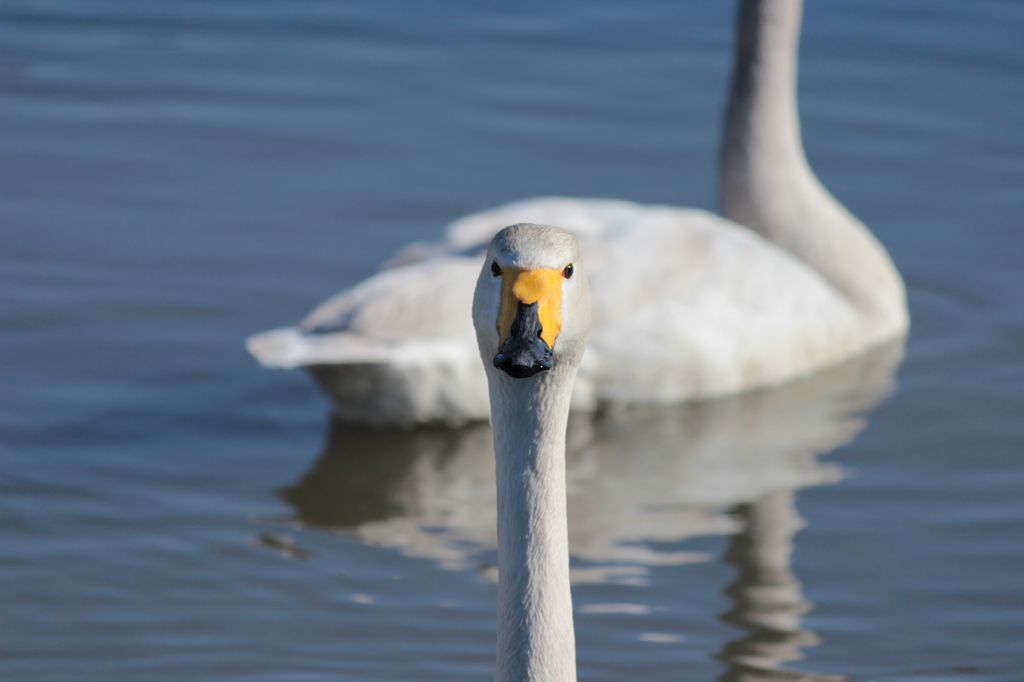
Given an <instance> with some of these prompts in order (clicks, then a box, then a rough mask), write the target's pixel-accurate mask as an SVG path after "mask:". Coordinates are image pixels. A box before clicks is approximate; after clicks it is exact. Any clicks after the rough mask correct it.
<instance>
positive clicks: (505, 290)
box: [498, 268, 562, 348]
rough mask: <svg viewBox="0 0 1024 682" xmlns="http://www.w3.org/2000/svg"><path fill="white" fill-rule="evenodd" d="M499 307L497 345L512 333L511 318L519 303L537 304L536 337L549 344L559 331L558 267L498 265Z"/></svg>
mask: <svg viewBox="0 0 1024 682" xmlns="http://www.w3.org/2000/svg"><path fill="white" fill-rule="evenodd" d="M501 278H502V279H501V310H500V312H499V313H498V339H499V340H498V346H499V347H501V345H502V344H503V343H505V341H506V339H508V337H509V336H511V335H512V322H513V321H514V320H515V319H516V312H517V311H518V309H519V304H520V303H525V304H526V305H530V304H531V303H536V304H537V316H538V317H539V318H540V327H541V332H540V338H542V339H543V340H544V343H546V344H548V347H549V348H554V347H555V339H556V338H558V333H559V332H560V331H562V271H561V270H556V269H554V268H535V269H533V270H526V269H523V268H502V270H501Z"/></svg>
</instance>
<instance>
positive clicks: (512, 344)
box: [473, 224, 590, 682]
mask: <svg viewBox="0 0 1024 682" xmlns="http://www.w3.org/2000/svg"><path fill="white" fill-rule="evenodd" d="M473 324H474V326H475V328H476V335H477V342H478V346H479V351H480V358H481V359H482V360H483V365H484V368H485V371H486V372H487V384H488V389H489V391H488V392H489V395H490V411H491V423H492V424H493V427H494V459H495V478H496V482H497V493H498V495H497V501H498V504H497V510H498V655H497V679H498V680H499V682H526V681H537V682H539V681H541V680H543V681H545V682H568V681H569V680H575V679H576V644H575V636H574V631H573V623H572V596H571V594H570V590H569V535H568V525H567V517H566V487H565V436H566V428H567V424H568V419H569V400H570V398H571V396H572V383H573V380H574V378H575V376H576V370H577V367H578V365H579V362H580V359H581V358H582V357H583V350H584V348H585V347H586V344H587V334H588V332H589V330H590V289H589V287H588V286H587V278H586V273H585V272H584V268H583V264H582V263H581V262H580V251H579V247H578V246H577V244H576V241H575V240H574V239H573V238H572V236H571V235H569V233H567V232H565V231H563V230H560V229H558V228H556V227H548V226H543V225H530V224H519V225H512V226H511V227H508V228H505V229H504V230H502V231H501V232H499V233H498V234H497V235H495V236H494V239H493V240H492V242H491V245H490V248H489V249H488V251H487V258H486V260H485V264H484V267H483V268H482V270H481V272H480V276H479V278H478V280H477V284H476V290H475V293H474V296H473Z"/></svg>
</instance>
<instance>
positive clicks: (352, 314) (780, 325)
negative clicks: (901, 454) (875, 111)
mask: <svg viewBox="0 0 1024 682" xmlns="http://www.w3.org/2000/svg"><path fill="white" fill-rule="evenodd" d="M801 16H802V2H801V0H741V2H740V7H739V12H738V21H737V29H736V48H735V53H734V65H733V75H732V85H731V88H730V94H729V102H728V106H727V108H726V115H725V125H724V133H723V140H722V145H721V153H720V157H719V179H720V195H721V196H720V203H721V211H722V216H721V217H719V216H716V215H713V214H711V213H708V212H706V211H701V210H697V209H687V208H678V207H671V206H646V205H639V204H635V203H631V202H628V201H620V200H610V199H573V198H564V197H543V198H536V199H527V200H523V201H518V202H513V203H511V204H507V205H505V206H501V207H498V208H495V209H492V210H489V211H484V212H482V213H477V214H473V215H470V216H466V217H464V218H462V219H460V220H457V221H455V222H454V223H452V224H451V225H449V226H448V228H447V230H446V237H445V239H444V240H443V241H442V242H440V243H437V244H427V245H424V244H413V245H410V246H409V247H407V248H406V249H404V250H402V251H401V252H399V254H398V255H397V256H396V257H395V258H393V259H392V261H391V263H390V264H389V266H388V267H386V268H385V269H384V270H382V271H381V272H379V273H378V274H376V275H374V276H372V277H370V278H368V279H366V280H364V281H363V282H361V283H359V284H357V285H356V286H355V287H353V288H351V289H348V290H346V291H343V292H341V293H340V294H337V295H336V296H334V297H332V298H330V299H328V300H327V301H325V302H324V303H322V304H321V305H320V306H318V307H317V308H316V309H314V310H313V311H312V313H310V315H309V316H308V317H307V318H306V319H305V320H303V321H302V322H301V323H300V324H299V325H298V326H297V327H287V328H282V329H275V330H271V331H268V332H264V333H262V334H258V335H256V336H253V337H250V338H249V339H248V340H247V342H246V345H247V348H248V349H249V351H250V352H251V353H252V354H253V355H255V356H256V357H257V359H258V360H259V361H260V362H261V363H262V364H263V365H265V366H268V367H281V368H289V367H298V366H302V367H305V368H306V369H308V370H309V371H310V373H311V374H312V375H313V376H314V377H315V379H316V380H317V381H318V382H319V383H320V384H321V386H322V387H323V388H324V389H325V390H326V391H327V392H328V393H329V394H330V395H331V397H332V398H333V400H334V406H335V412H336V413H337V415H338V416H339V418H341V419H343V420H346V421H352V422H364V423H370V424H377V425H408V424H413V423H418V422H431V421H442V422H448V423H452V424H457V423H462V422H466V421H472V420H483V419H486V418H487V389H486V385H487V382H486V378H485V375H484V372H483V370H482V368H480V366H479V363H477V362H476V358H475V353H476V351H475V348H474V334H473V329H472V326H471V324H470V316H469V314H468V313H469V310H470V307H471V301H470V297H469V294H468V292H469V291H470V290H471V287H472V282H473V280H474V278H475V277H476V273H477V271H478V270H479V267H480V262H481V258H482V256H483V252H484V250H485V249H486V248H487V244H488V243H489V240H490V239H491V237H492V236H493V235H494V233H495V232H496V231H497V230H499V229H500V228H502V227H503V226H505V225H509V224H513V223H518V222H523V221H530V222H533V223H539V224H557V225H561V226H563V227H564V228H565V229H567V230H568V231H570V232H571V233H572V234H573V235H574V236H575V237H576V238H577V240H578V242H579V245H580V248H581V252H582V253H583V255H584V257H585V258H586V259H587V262H588V265H589V268H590V270H589V272H590V281H591V286H592V287H593V289H594V291H595V310H594V323H593V324H594V326H593V332H592V334H591V336H590V345H589V347H588V349H587V352H586V354H585V356H584V357H583V358H582V360H581V364H580V368H579V373H578V379H577V381H576V384H575V387H574V390H573V396H572V407H573V409H574V410H576V411H581V412H587V411H594V410H597V409H599V408H600V407H602V406H604V405H630V404H670V403H675V402H682V401H686V400H693V399H706V398H718V397H723V396H727V395H731V394H736V393H740V392H743V391H747V390H750V389H754V388H760V387H766V386H774V385H779V384H782V383H785V382H787V381H791V380H793V379H796V378H800V377H804V376H807V375H809V374H811V373H813V372H816V371H817V370H820V369H822V368H824V367H827V366H829V365H834V364H837V363H840V362H842V361H844V360H847V359H849V358H852V357H855V356H857V355H859V354H861V353H863V352H865V351H866V350H868V349H869V348H872V347H875V346H878V345H881V344H883V343H884V342H886V341H890V340H894V339H897V338H900V337H902V336H903V335H905V334H906V331H907V329H908V327H909V316H908V312H907V305H906V292H905V288H904V284H903V280H902V278H901V277H900V275H899V272H898V271H897V270H896V268H895V266H894V265H893V263H892V260H891V259H890V258H889V255H888V253H887V252H886V250H885V248H884V247H883V246H882V245H881V243H879V242H878V241H877V240H876V239H875V237H874V236H873V235H872V234H871V232H870V231H869V230H868V229H867V228H866V227H865V226H864V225H863V224H862V223H861V222H860V221H859V220H858V219H857V218H856V217H854V216H853V215H852V214H851V213H850V212H849V211H848V210H847V209H846V208H845V207H844V206H843V205H842V204H841V203H839V201H837V200H836V199H835V198H834V197H833V196H832V195H831V194H830V193H829V192H828V190H827V189H826V188H825V187H824V186H823V185H822V184H821V182H820V181H819V180H818V179H817V177H816V176H815V175H814V172H813V171H812V170H811V168H810V165H809V164H808V162H807V158H806V156H805V154H804V150H803V146H802V143H801V139H800V122H799V118H798V113H797V102H796V89H797V48H798V43H799V35H800V23H801Z"/></svg>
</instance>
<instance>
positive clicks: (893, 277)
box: [719, 0, 908, 341]
mask: <svg viewBox="0 0 1024 682" xmlns="http://www.w3.org/2000/svg"><path fill="white" fill-rule="evenodd" d="M802 4H803V3H802V0H741V2H740V9H739V18H738V22H737V30H736V54H735V63H734V67H733V76H732V88H731V90H730V94H729V104H728V108H727V111H726V120H725V133H724V139H723V144H722V150H721V159H720V168H719V172H720V181H721V204H722V206H721V208H722V215H724V216H725V217H726V218H729V219H731V220H734V221H736V222H738V223H740V224H742V225H746V226H747V227H749V228H751V229H753V230H755V231H757V232H759V233H760V234H762V235H763V236H764V237H766V238H767V239H769V240H771V241H773V242H775V243H776V244H778V245H779V246H780V247H782V248H783V249H785V250H787V251H789V252H790V253H792V254H793V255H795V256H796V257H797V258H799V259H800V260H802V261H803V262H804V263H806V264H808V265H809V266H811V267H812V268H813V269H815V270H817V271H818V272H819V273H820V274H822V275H823V276H824V277H825V278H826V279H827V280H828V281H829V282H830V283H831V284H832V286H834V287H835V288H836V289H837V290H838V291H839V292H840V293H841V294H843V296H845V297H846V299H847V300H848V301H850V303H851V304H852V305H853V306H854V308H855V309H856V310H857V311H858V312H859V313H861V314H863V315H864V316H865V317H866V319H867V321H868V322H869V327H870V330H869V334H870V335H872V336H873V337H877V338H876V339H875V341H881V340H883V339H885V338H890V337H893V336H897V335H899V334H901V333H902V332H903V331H904V330H905V329H906V327H907V324H908V318H907V314H906V293H905V290H904V286H903V280H902V279H901V278H900V276H899V273H898V272H897V271H896V268H895V267H894V266H893V264H892V261H891V260H890V258H889V255H888V253H886V251H885V248H884V247H882V245H881V244H880V243H879V242H878V241H877V240H876V239H875V238H874V236H873V235H872V234H871V233H870V232H869V231H868V229H867V228H865V227H864V225H863V224H862V223H861V222H860V221H859V220H857V218H855V217H854V216H853V215H852V214H851V213H850V212H849V211H848V210H846V208H845V207H844V206H843V205H842V204H840V203H839V202H838V201H837V200H836V199H835V198H834V197H833V196H832V195H831V194H830V193H829V192H828V190H827V189H825V187H824V186H823V185H822V184H821V182H819V181H818V178H817V177H816V176H815V175H814V172H813V171H812V170H811V168H810V166H809V165H808V163H807V157H806V156H805V154H804V148H803V144H802V143H801V140H800V119H799V115H798V112H797V52H798V44H799V40H800V23H801V19H802V13H803V8H802Z"/></svg>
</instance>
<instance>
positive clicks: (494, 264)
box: [491, 260, 501, 277]
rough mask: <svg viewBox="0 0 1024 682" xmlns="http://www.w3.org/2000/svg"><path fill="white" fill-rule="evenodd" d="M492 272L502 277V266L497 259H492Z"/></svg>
mask: <svg viewBox="0 0 1024 682" xmlns="http://www.w3.org/2000/svg"><path fill="white" fill-rule="evenodd" d="M491 274H492V275H494V276H495V277H501V267H500V266H499V265H498V261H496V260H492V261H491Z"/></svg>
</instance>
